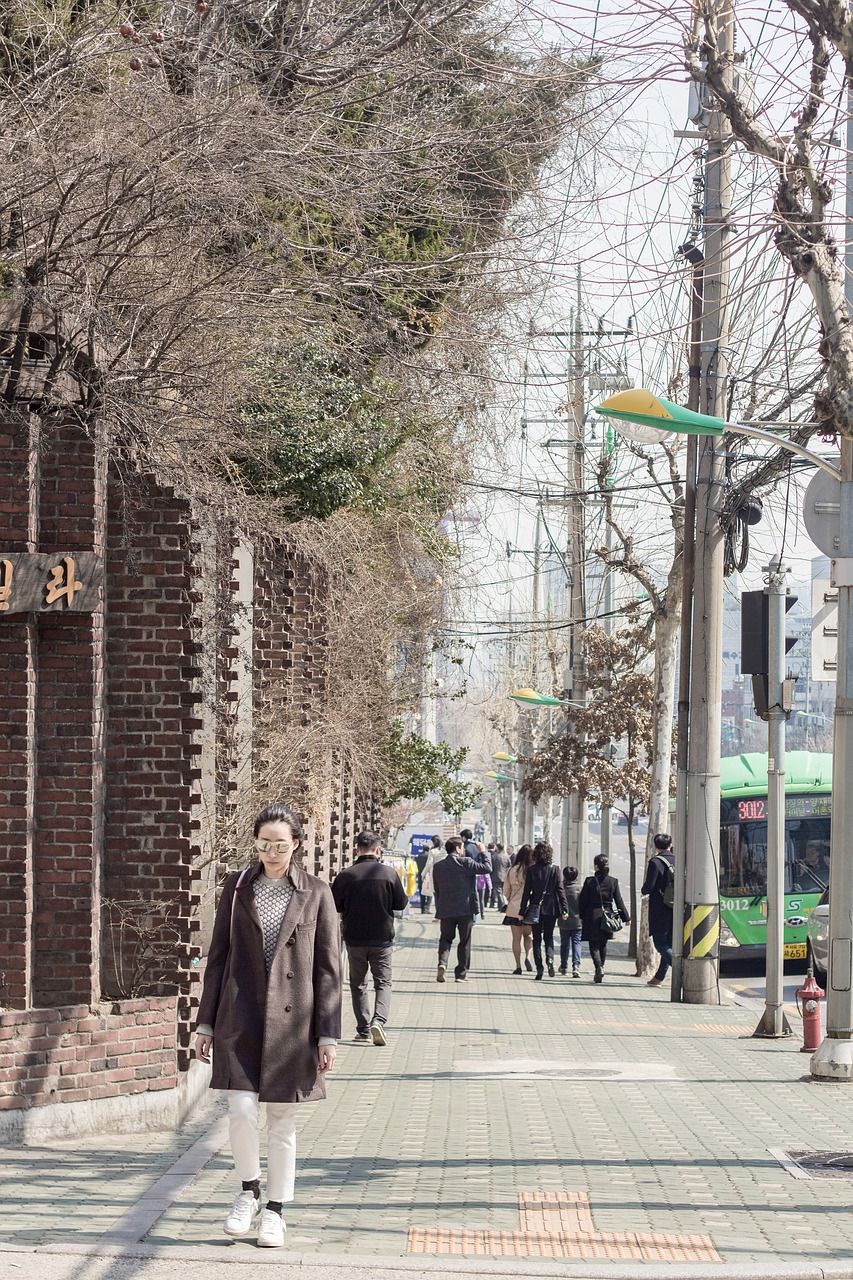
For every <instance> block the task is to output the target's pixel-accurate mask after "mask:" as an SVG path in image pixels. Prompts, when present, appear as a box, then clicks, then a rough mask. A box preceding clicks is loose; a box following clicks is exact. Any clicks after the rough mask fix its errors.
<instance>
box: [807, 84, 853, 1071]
mask: <svg viewBox="0 0 853 1280" xmlns="http://www.w3.org/2000/svg"><path fill="white" fill-rule="evenodd" d="M851 148H853V81H851V80H848V82H847V204H846V214H847V243H846V248H845V252H844V298H845V301H846V303H847V311H848V314H849V315H850V316H853V150H851ZM832 585H833V586H834V587H837V588H838V667H837V673H836V684H835V736H834V738H833V747H832V828H831V832H830V858H829V964H828V967H827V981H826V1037H825V1038H824V1040H823V1042H822V1044H821V1045H820V1047H819V1048H818V1049H817V1051H816V1052H815V1053H814V1054H813V1055H812V1059H811V1073H812V1075H813V1076H815V1077H817V1078H818V1079H821V1080H847V1081H853V858H851V857H850V854H849V849H848V848H847V845H848V843H849V840H850V832H851V831H853V784H851V782H850V779H851V775H853V440H849V439H847V438H842V441H841V537H840V540H839V550H838V558H837V559H836V560H833V562H832Z"/></svg>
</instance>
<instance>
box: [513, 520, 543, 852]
mask: <svg viewBox="0 0 853 1280" xmlns="http://www.w3.org/2000/svg"><path fill="white" fill-rule="evenodd" d="M541 596H542V508H541V507H537V508H536V531H535V533H534V535H533V601H532V604H533V610H532V612H533V626H532V628H531V646H530V668H531V680H532V683H533V684H534V685H535V684H536V680H537V677H538V674H539V639H540V637H539V628H538V624H539V613H540V609H541ZM523 715H524V725H525V727H524V732H523V734H522V741H523V742H524V746H525V749H524V751H523V754H524V755H532V754H533V752H534V751H535V750H536V747H537V745H538V742H537V739H538V737H539V734H538V727H539V713H538V711H537V710H533V711H532V712H531V713H528V712H524V713H523ZM531 717H532V718H531ZM535 825H536V805H535V804H534V803H533V801H532V800H531V799H530V797H529V796H528V794H527V792H526V791H524V790H523V789H522V788H521V787H519V791H518V828H519V831H518V836H519V841H520V843H521V844H533V833H534V830H535Z"/></svg>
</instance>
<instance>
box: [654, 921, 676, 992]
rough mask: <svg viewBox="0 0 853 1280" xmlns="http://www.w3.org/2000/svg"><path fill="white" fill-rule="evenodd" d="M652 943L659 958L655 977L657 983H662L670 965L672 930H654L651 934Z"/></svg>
mask: <svg viewBox="0 0 853 1280" xmlns="http://www.w3.org/2000/svg"><path fill="white" fill-rule="evenodd" d="M652 942H653V943H654V944H655V951H657V953H658V955H659V956H660V964H659V965H658V967H657V973H656V974H655V977H656V978H657V980H658V982H663V980H664V978H665V977H666V975H667V974H668V973H669V969H670V965H671V964H672V928H671V927H670V928H669V929H664V928H661V929H656V930H655V932H654V933H653V934H652Z"/></svg>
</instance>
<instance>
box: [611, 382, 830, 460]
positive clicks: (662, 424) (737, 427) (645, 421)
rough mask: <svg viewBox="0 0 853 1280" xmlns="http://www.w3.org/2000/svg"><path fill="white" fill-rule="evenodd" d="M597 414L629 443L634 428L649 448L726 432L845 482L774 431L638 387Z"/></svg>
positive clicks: (626, 392) (813, 457) (808, 451)
mask: <svg viewBox="0 0 853 1280" xmlns="http://www.w3.org/2000/svg"><path fill="white" fill-rule="evenodd" d="M595 412H596V413H600V414H603V415H604V416H605V417H607V418H615V419H616V421H617V422H620V423H622V424H623V426H622V427H620V428H618V430H621V431H622V432H623V434H624V435H626V436H628V438H629V439H631V428H632V427H640V428H642V429H643V436H642V439H643V442H644V443H645V444H662V443H664V442H665V441H666V440H667V439H668V438H669V436H670V435H671V434H672V433H673V432H675V433H676V434H677V435H686V436H721V435H723V434H724V432H730V433H731V434H732V435H736V436H749V437H750V439H752V440H764V441H765V442H766V443H768V444H775V445H777V446H778V447H779V448H780V449H787V450H788V452H789V453H796V454H797V455H798V456H799V457H801V458H805V459H806V460H807V461H808V462H810V463H812V465H813V466H815V467H820V468H821V469H822V470H823V471H826V472H827V473H828V474H829V475H831V476H832V477H833V478H834V479H835V480H840V479H841V478H842V477H841V472H840V471H839V469H838V467H836V466H834V465H833V464H832V463H831V462H828V461H827V459H826V458H820V457H818V455H817V454H816V453H812V451H811V450H810V449H807V448H806V447H805V445H801V444H797V443H796V442H795V441H794V440H786V439H785V438H784V436H778V435H774V434H773V432H772V431H763V430H761V428H760V427H754V426H753V425H752V424H751V423H749V422H729V421H727V420H726V419H725V418H715V417H712V416H711V414H709V413H696V412H694V410H693V409H684V408H682V406H681V405H679V404H673V403H672V401H671V400H664V398H663V396H656V395H653V394H652V392H651V391H646V390H645V388H643V387H636V388H634V389H633V390H631V391H620V392H618V394H617V395H615V396H609V397H608V399H607V400H604V401H603V402H602V403H601V404H597V405H596V406H595ZM624 424H627V426H625V425H624ZM767 425H773V424H772V423H771V424H767V423H765V426H767ZM780 425H782V426H790V425H791V424H790V423H781V424H780Z"/></svg>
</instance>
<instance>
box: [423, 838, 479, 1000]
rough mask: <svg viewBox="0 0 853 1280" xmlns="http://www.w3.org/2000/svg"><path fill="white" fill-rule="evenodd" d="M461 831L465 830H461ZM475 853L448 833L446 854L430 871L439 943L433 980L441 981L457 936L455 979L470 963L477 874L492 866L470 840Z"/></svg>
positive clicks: (463, 976) (463, 978) (465, 974)
mask: <svg viewBox="0 0 853 1280" xmlns="http://www.w3.org/2000/svg"><path fill="white" fill-rule="evenodd" d="M463 835H464V832H463ZM470 845H471V848H472V849H473V850H474V855H473V856H471V857H469V856H467V855H466V854H465V853H464V852H463V845H462V839H461V837H460V836H451V837H450V839H449V840H448V841H447V842H446V844H445V848H446V849H447V857H446V858H444V859H442V861H441V862H436V863H435V865H434V867H433V872H432V882H433V891H434V893H435V915H436V919H437V920H438V921H439V923H440V928H441V934H440V938H439V943H438V973H437V975H436V980H437V981H438V982H444V980H445V975H446V973H447V962H448V960H449V958H450V948H451V946H452V945H453V940H454V938H456V937H457V936H458V945H457V948H456V981H457V982H465V981H466V980H467V977H468V970H469V969H470V967H471V930H472V928H473V926H474V916H475V915H476V912H477V905H478V904H477V884H476V881H477V876H478V875H488V874H489V870H490V868H491V863H490V862H489V855H488V854H487V853H486V851H485V849H483V850H482V851H480V850H479V849H478V848H477V846H476V845H475V844H474V842H473V841H470Z"/></svg>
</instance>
